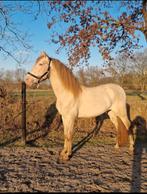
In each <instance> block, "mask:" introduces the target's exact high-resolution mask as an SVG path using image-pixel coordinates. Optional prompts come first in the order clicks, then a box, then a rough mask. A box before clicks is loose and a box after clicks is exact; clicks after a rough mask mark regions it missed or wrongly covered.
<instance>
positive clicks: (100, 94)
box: [26, 53, 134, 160]
mask: <svg viewBox="0 0 147 194" xmlns="http://www.w3.org/2000/svg"><path fill="white" fill-rule="evenodd" d="M47 59H48V60H47ZM42 64H43V65H42ZM40 66H42V69H43V70H42V71H41V67H40ZM37 68H38V71H37ZM45 69H46V72H45ZM34 72H35V75H34V74H33V73H34ZM41 75H43V76H41ZM44 75H45V76H46V77H45V78H46V79H47V78H48V76H49V78H50V82H51V85H52V88H53V91H54V93H55V96H56V98H57V100H56V107H57V109H58V111H59V113H60V114H61V116H62V120H63V125H64V149H63V150H62V152H61V153H60V158H61V159H63V160H67V159H69V156H70V155H71V154H72V137H73V131H74V122H75V119H76V118H80V117H95V116H99V115H101V114H103V113H105V112H107V113H108V115H109V117H110V119H111V121H112V123H113V124H114V125H115V127H116V129H117V130H118V131H119V130H120V129H119V126H120V125H122V126H123V129H122V131H121V133H120V134H121V137H123V136H124V134H127V135H128V130H129V127H130V122H129V120H128V117H127V111H126V95H125V92H124V90H123V88H121V87H120V86H119V85H116V84H104V85H100V86H96V87H86V86H83V85H81V84H79V82H78V80H77V79H76V78H75V77H74V75H73V74H72V73H71V72H70V71H69V69H68V68H67V67H66V66H64V64H63V63H61V62H60V61H58V60H55V59H50V58H49V57H48V56H47V55H46V53H43V54H41V56H40V57H39V58H38V59H37V60H36V63H35V65H34V66H33V69H32V72H31V73H28V75H27V76H26V83H27V84H28V85H29V86H31V85H34V84H37V85H38V83H39V82H40V81H41V79H42V80H44V79H45V78H44ZM37 79H39V80H37ZM126 131H127V133H126ZM125 138H126V137H125ZM129 140H130V148H131V149H132V147H133V143H134V142H133V137H132V135H131V134H130V135H129ZM122 141H123V140H122ZM116 147H119V140H117V143H116Z"/></svg>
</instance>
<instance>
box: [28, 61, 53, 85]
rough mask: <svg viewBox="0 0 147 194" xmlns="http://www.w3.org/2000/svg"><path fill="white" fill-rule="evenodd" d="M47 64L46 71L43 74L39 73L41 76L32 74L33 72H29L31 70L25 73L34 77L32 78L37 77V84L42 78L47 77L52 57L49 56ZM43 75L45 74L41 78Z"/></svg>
mask: <svg viewBox="0 0 147 194" xmlns="http://www.w3.org/2000/svg"><path fill="white" fill-rule="evenodd" d="M49 60H50V61H49V64H48V69H47V71H46V72H45V73H44V74H43V75H41V76H37V75H34V74H33V73H31V72H28V73H27V74H29V75H31V76H32V77H34V78H36V79H38V81H37V83H38V84H39V83H40V82H42V81H44V80H46V79H47V78H48V74H49V71H50V63H51V61H52V58H49ZM45 75H47V76H46V77H45V78H44V79H42V78H43V77H44V76H45Z"/></svg>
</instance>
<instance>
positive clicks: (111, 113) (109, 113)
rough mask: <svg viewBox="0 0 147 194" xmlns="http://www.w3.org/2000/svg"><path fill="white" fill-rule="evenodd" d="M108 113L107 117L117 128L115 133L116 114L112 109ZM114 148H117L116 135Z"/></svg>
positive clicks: (116, 124)
mask: <svg viewBox="0 0 147 194" xmlns="http://www.w3.org/2000/svg"><path fill="white" fill-rule="evenodd" d="M108 115H109V118H110V120H111V122H112V123H113V124H114V126H115V128H116V130H117V133H118V120H117V116H116V114H115V113H114V112H113V111H109V112H108ZM115 148H119V142H118V136H117V139H116V145H115Z"/></svg>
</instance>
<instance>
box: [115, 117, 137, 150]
mask: <svg viewBox="0 0 147 194" xmlns="http://www.w3.org/2000/svg"><path fill="white" fill-rule="evenodd" d="M119 117H120V119H121V121H122V122H123V124H124V125H125V127H126V129H127V131H128V136H129V149H130V150H133V149H134V138H133V131H132V129H131V122H130V121H129V119H128V117H127V115H126V114H124V115H123V116H121V115H120V116H119Z"/></svg>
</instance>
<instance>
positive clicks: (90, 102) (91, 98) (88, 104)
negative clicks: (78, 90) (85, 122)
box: [78, 95, 111, 117]
mask: <svg viewBox="0 0 147 194" xmlns="http://www.w3.org/2000/svg"><path fill="white" fill-rule="evenodd" d="M83 96H84V95H83ZM110 107H111V101H110V99H109V98H107V97H102V98H100V97H99V96H97V95H88V96H84V97H83V98H82V100H81V101H80V106H79V114H78V117H95V116H98V115H101V114H103V113H104V112H106V111H108V110H110Z"/></svg>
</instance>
